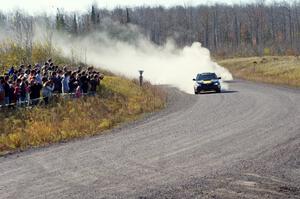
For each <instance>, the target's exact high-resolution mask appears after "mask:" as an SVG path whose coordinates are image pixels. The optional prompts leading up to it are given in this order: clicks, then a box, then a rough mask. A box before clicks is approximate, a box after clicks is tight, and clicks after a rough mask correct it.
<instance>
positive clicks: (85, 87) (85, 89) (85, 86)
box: [80, 72, 89, 94]
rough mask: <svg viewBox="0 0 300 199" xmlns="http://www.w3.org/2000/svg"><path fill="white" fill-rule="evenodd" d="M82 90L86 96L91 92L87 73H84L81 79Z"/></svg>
mask: <svg viewBox="0 0 300 199" xmlns="http://www.w3.org/2000/svg"><path fill="white" fill-rule="evenodd" d="M80 83H81V89H82V92H83V93H84V94H86V93H87V92H88V90H89V80H88V78H87V76H86V73H85V72H82V74H81V77H80Z"/></svg>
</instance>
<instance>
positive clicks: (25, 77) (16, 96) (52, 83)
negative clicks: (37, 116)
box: [0, 59, 103, 105]
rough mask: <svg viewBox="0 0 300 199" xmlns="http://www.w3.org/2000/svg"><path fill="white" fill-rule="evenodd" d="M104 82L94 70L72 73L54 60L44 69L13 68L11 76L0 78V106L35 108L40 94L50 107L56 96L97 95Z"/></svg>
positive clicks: (44, 66)
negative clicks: (71, 94) (66, 94)
mask: <svg viewBox="0 0 300 199" xmlns="http://www.w3.org/2000/svg"><path fill="white" fill-rule="evenodd" d="M101 79H103V77H102V76H100V73H98V72H96V71H94V70H93V67H89V68H87V70H86V71H84V69H83V68H82V67H79V68H78V70H77V69H75V70H73V71H69V70H68V68H67V67H66V66H65V67H59V66H57V65H54V63H53V62H52V60H51V59H49V60H48V61H47V62H45V64H44V65H43V66H42V67H41V66H40V65H39V64H35V65H33V66H32V65H27V66H24V65H20V66H19V68H16V67H14V66H11V68H10V69H9V70H8V73H7V74H6V75H5V76H4V77H0V81H1V82H0V105H1V104H3V105H4V104H14V103H17V104H26V102H31V104H33V105H36V104H38V103H39V98H40V95H41V94H42V96H43V97H44V99H45V100H44V101H45V104H48V103H49V98H50V97H51V96H52V94H53V93H54V92H56V93H62V92H63V93H75V96H76V97H81V96H82V94H83V93H84V94H86V93H89V92H90V93H91V94H92V95H94V94H95V93H96V90H97V86H98V85H100V80H101Z"/></svg>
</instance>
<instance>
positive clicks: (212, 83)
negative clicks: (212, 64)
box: [193, 73, 221, 94]
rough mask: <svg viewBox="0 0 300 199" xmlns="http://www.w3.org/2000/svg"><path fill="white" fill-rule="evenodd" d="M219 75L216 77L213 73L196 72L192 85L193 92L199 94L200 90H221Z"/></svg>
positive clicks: (218, 91)
mask: <svg viewBox="0 0 300 199" xmlns="http://www.w3.org/2000/svg"><path fill="white" fill-rule="evenodd" d="M220 79H221V77H217V75H216V74H215V73H201V74H198V75H197V77H196V79H193V81H195V85H194V91H195V94H199V93H200V92H202V91H215V92H217V93H220V92H221V83H220Z"/></svg>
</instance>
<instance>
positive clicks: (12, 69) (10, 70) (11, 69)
mask: <svg viewBox="0 0 300 199" xmlns="http://www.w3.org/2000/svg"><path fill="white" fill-rule="evenodd" d="M14 73H15V69H14V67H13V66H12V67H11V68H10V69H9V71H8V75H9V76H11V75H13V74H14Z"/></svg>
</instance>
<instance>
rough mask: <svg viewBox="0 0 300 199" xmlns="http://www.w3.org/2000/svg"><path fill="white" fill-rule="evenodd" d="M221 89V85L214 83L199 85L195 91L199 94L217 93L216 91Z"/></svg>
mask: <svg viewBox="0 0 300 199" xmlns="http://www.w3.org/2000/svg"><path fill="white" fill-rule="evenodd" d="M220 89H221V85H220V84H218V85H215V84H214V83H212V84H199V85H197V86H196V88H195V90H196V91H197V92H201V91H216V90H220Z"/></svg>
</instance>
